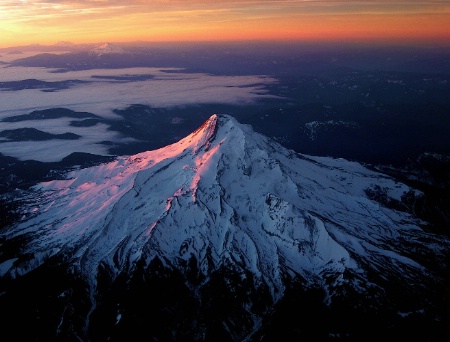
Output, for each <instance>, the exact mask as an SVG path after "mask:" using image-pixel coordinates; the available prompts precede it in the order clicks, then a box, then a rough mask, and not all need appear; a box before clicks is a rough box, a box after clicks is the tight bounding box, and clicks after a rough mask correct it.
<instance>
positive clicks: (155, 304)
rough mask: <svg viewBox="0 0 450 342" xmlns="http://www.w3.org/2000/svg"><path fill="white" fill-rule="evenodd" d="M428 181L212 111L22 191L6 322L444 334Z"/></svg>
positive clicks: (105, 335)
mask: <svg viewBox="0 0 450 342" xmlns="http://www.w3.org/2000/svg"><path fill="white" fill-rule="evenodd" d="M421 196H422V193H421V192H420V191H419V190H416V189H413V188H411V187H409V186H407V185H405V184H403V183H401V182H399V181H397V180H395V179H394V178H390V177H389V176H386V175H385V174H382V173H378V172H375V171H372V170H369V169H367V168H365V167H363V166H362V165H361V164H358V163H355V162H349V161H347V160H344V159H333V158H326V157H313V156H309V155H304V154H299V153H296V152H294V151H292V150H289V149H286V148H284V147H282V146H281V145H280V144H278V143H277V142H275V141H274V140H271V139H270V138H268V137H265V136H264V135H261V134H259V133H256V132H254V131H253V130H252V128H251V126H248V125H243V124H240V123H239V122H238V121H237V120H236V119H234V118H233V117H231V116H228V115H213V116H211V117H210V118H209V119H208V120H207V121H206V122H205V123H204V124H203V125H202V126H201V127H199V128H198V129H197V130H196V131H194V132H193V133H192V134H190V135H188V136H187V137H185V138H183V139H181V140H180V141H178V142H176V143H174V144H172V145H169V146H167V147H163V148H161V149H157V150H154V151H148V152H143V153H140V154H137V155H133V156H129V157H118V158H116V159H115V160H114V161H112V162H109V163H103V164H100V165H97V166H92V167H87V168H84V169H80V170H75V171H71V172H69V173H67V174H66V175H64V177H62V179H60V180H53V181H50V182H46V183H40V184H38V185H37V186H35V187H33V188H32V189H30V191H29V192H23V193H22V201H23V205H22V207H21V215H22V218H21V220H20V221H19V222H18V223H17V224H14V225H12V226H10V227H7V228H5V229H4V230H3V231H1V234H0V239H1V240H0V241H1V245H0V276H1V278H0V279H1V283H0V293H1V296H0V307H1V310H2V316H3V317H4V319H3V322H2V325H3V327H2V336H14V339H20V338H27V339H28V340H45V341H51V340H64V341H71V340H82V341H106V340H108V341H125V340H137V339H140V340H142V339H144V340H154V341H275V340H278V339H279V338H280V336H285V338H286V337H287V338H288V339H289V340H294V339H295V340H301V339H303V340H308V341H310V340H317V341H361V340H364V339H367V338H375V339H377V338H380V339H381V338H384V339H386V338H388V337H389V338H394V339H405V340H410V341H444V340H445V338H446V337H447V327H448V317H447V314H448V312H446V310H447V305H448V303H449V302H446V299H448V298H446V295H447V294H446V293H445V289H446V286H448V277H447V276H448V251H449V247H450V239H449V238H448V237H447V236H446V235H440V234H437V233H432V232H430V231H429V229H428V228H427V227H428V225H427V222H425V221H423V220H421V219H419V218H418V217H417V216H416V215H415V211H414V203H415V202H416V201H419V200H420V198H421ZM25 327H26V328H25ZM11 334H12V335H11Z"/></svg>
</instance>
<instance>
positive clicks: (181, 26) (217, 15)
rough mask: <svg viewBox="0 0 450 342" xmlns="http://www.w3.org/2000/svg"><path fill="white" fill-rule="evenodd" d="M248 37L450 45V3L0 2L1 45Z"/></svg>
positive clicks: (442, 0) (336, 0) (280, 0)
mask: <svg viewBox="0 0 450 342" xmlns="http://www.w3.org/2000/svg"><path fill="white" fill-rule="evenodd" d="M243 39H299V40H305V39H306V40H317V39H319V40H328V39H332V40H334V39H340V40H342V39H345V40H351V39H358V40H382V41H386V40H397V41H411V42H414V41H424V42H430V41H441V42H447V43H450V1H448V0H440V1H406V0H405V1H395V0H394V1H388V0H380V1H370V0H369V1H367V0H366V1H363V0H359V1H354V0H349V1H339V0H325V1H314V0H297V1H284V0H278V1H276V0H275V1H256V0H248V1H235V0H229V1H220V0H218V1H216V0H214V1H213V0H203V1H200V0H199V1H186V0H184V1H182V0H174V1H171V0H151V1H150V0H130V1H125V0H1V1H0V47H7V46H15V45H25V44H33V43H40V44H54V43H56V42H58V41H71V42H74V43H93V42H104V41H111V42H114V41H122V42H123V41H134V40H144V41H179V40H243Z"/></svg>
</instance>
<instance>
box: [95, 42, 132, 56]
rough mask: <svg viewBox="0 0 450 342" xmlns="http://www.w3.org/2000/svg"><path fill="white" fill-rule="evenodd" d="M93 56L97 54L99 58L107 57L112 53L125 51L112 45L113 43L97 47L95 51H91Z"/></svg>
mask: <svg viewBox="0 0 450 342" xmlns="http://www.w3.org/2000/svg"><path fill="white" fill-rule="evenodd" d="M89 52H90V53H92V54H95V55H97V56H101V55H105V54H111V53H125V50H124V49H122V48H121V47H119V46H117V45H115V44H112V43H104V44H100V45H97V46H96V47H94V48H93V49H91V50H90V51H89Z"/></svg>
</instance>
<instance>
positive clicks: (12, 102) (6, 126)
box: [0, 67, 277, 162]
mask: <svg viewBox="0 0 450 342" xmlns="http://www.w3.org/2000/svg"><path fill="white" fill-rule="evenodd" d="M0 73H1V74H2V82H14V81H23V82H26V81H25V80H30V79H36V80H39V81H44V82H62V81H67V80H77V81H83V82H79V83H76V82H74V83H73V85H71V86H70V87H68V88H64V89H61V90H56V91H54V89H52V91H48V89H42V88H41V89H23V90H7V89H1V90H0V103H1V104H2V105H1V109H0V120H1V119H3V118H6V117H11V116H15V115H23V114H28V113H30V112H32V111H33V110H42V109H48V108H54V107H64V108H68V109H72V110H75V111H86V112H90V113H93V114H96V115H99V116H102V117H104V118H107V119H113V118H115V119H117V120H120V119H121V118H120V117H119V116H117V115H116V114H114V113H113V109H123V108H126V107H128V106H129V105H132V104H142V105H148V106H152V107H157V108H169V107H174V106H185V105H191V104H192V105H194V104H195V105H197V104H209V103H218V104H219V103H220V104H236V105H239V104H245V105H248V104H252V103H255V102H257V101H258V100H261V99H264V98H271V97H274V96H273V95H270V94H269V92H268V89H267V85H270V84H273V83H275V82H277V81H276V80H275V79H273V78H270V77H264V76H214V75H208V74H202V73H186V72H184V71H183V70H181V69H167V68H166V69H157V68H129V69H97V70H87V71H71V72H66V73H57V72H54V71H53V70H49V69H44V68H23V67H4V68H2V69H0ZM71 120H73V119H68V118H59V119H52V120H49V119H46V120H28V121H20V122H1V123H0V125H1V129H0V131H4V130H13V129H18V128H24V127H28V128H36V129H39V130H41V131H44V132H48V133H52V134H63V133H66V132H71V133H74V134H77V135H79V136H81V138H80V139H77V140H58V139H54V140H49V141H20V142H17V141H16V142H4V141H5V139H3V142H1V143H0V153H2V154H4V155H8V156H12V157H16V158H18V159H21V160H27V159H34V160H39V161H44V162H53V161H59V160H61V159H62V158H64V157H65V156H67V155H69V154H71V153H72V152H88V153H93V154H99V155H108V148H107V147H106V146H105V145H102V144H99V142H101V141H112V142H114V143H118V144H122V143H126V142H129V141H130V138H128V137H124V136H122V135H120V134H119V133H117V132H114V131H111V130H109V129H108V126H107V125H105V124H100V123H98V124H96V125H95V126H91V127H73V126H71V125H70V121H71Z"/></svg>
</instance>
